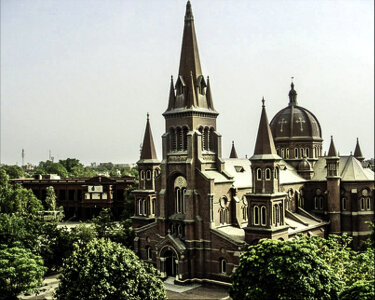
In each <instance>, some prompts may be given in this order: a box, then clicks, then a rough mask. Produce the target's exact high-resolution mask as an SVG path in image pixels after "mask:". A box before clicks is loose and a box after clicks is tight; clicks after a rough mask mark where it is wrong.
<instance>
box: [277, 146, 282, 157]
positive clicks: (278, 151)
mask: <svg viewBox="0 0 375 300" xmlns="http://www.w3.org/2000/svg"><path fill="white" fill-rule="evenodd" d="M276 152H277V155H279V156H281V154H280V149H279V148H277V149H276Z"/></svg>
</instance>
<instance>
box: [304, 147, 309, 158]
mask: <svg viewBox="0 0 375 300" xmlns="http://www.w3.org/2000/svg"><path fill="white" fill-rule="evenodd" d="M305 154H306V157H309V154H310V151H309V148H306V149H305Z"/></svg>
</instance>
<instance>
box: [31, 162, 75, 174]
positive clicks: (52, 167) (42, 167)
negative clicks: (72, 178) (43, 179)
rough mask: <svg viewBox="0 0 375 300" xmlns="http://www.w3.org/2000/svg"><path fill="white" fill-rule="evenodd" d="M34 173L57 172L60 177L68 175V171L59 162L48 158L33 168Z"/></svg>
mask: <svg viewBox="0 0 375 300" xmlns="http://www.w3.org/2000/svg"><path fill="white" fill-rule="evenodd" d="M35 174H57V175H59V176H60V177H61V178H66V177H68V171H67V170H66V168H65V167H64V166H63V165H62V164H61V163H54V162H52V161H50V160H47V161H41V162H40V163H39V165H38V167H37V168H36V170H35Z"/></svg>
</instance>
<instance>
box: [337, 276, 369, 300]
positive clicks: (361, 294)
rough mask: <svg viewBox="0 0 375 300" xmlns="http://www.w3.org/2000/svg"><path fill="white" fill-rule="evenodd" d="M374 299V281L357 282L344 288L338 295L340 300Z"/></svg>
mask: <svg viewBox="0 0 375 300" xmlns="http://www.w3.org/2000/svg"><path fill="white" fill-rule="evenodd" d="M372 299H375V281H374V280H369V281H367V280H358V281H356V282H355V283H353V284H352V285H350V286H348V287H346V288H345V289H344V291H343V292H342V293H341V294H340V300H372Z"/></svg>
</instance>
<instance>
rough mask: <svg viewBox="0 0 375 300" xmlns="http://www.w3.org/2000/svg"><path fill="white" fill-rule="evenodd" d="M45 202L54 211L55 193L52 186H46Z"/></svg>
mask: <svg viewBox="0 0 375 300" xmlns="http://www.w3.org/2000/svg"><path fill="white" fill-rule="evenodd" d="M46 203H47V205H48V206H49V208H50V209H51V210H52V211H56V194H55V189H54V188H53V186H49V187H47V188H46Z"/></svg>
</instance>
